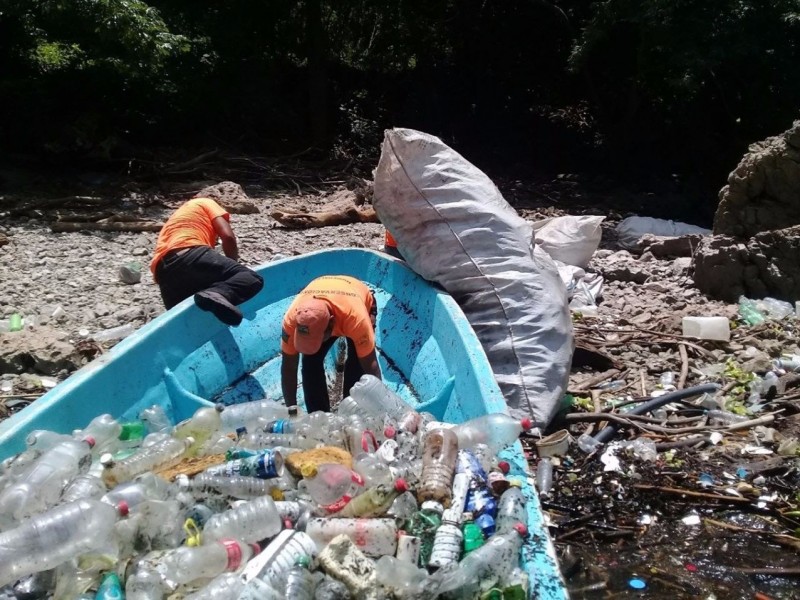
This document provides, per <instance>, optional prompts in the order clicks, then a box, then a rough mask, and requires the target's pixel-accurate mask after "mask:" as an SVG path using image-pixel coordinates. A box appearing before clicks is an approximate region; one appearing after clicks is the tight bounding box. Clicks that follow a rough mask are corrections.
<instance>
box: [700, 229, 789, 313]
mask: <svg viewBox="0 0 800 600" xmlns="http://www.w3.org/2000/svg"><path fill="white" fill-rule="evenodd" d="M694 280H695V285H697V287H698V288H699V289H700V290H701V291H702V292H704V293H706V294H708V295H709V296H712V297H714V298H718V299H720V300H725V301H727V302H735V301H736V300H737V298H738V297H739V296H740V295H745V296H747V297H748V298H763V297H765V296H772V297H773V298H778V299H780V300H786V301H790V302H793V301H795V300H797V299H798V298H800V225H796V226H794V227H789V228H786V229H779V230H776V231H766V232H763V233H758V234H756V235H755V236H754V237H752V238H751V239H749V240H742V239H737V238H734V237H731V236H713V237H710V238H705V239H704V240H703V241H702V242H701V243H700V246H699V247H698V248H697V252H696V253H695V257H694Z"/></svg>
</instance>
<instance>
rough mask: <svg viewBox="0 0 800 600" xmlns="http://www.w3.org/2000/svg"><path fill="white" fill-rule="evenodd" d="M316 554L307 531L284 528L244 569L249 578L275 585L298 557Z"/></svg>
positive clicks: (282, 578)
mask: <svg viewBox="0 0 800 600" xmlns="http://www.w3.org/2000/svg"><path fill="white" fill-rule="evenodd" d="M316 555H317V546H316V544H315V543H314V540H312V539H311V537H310V536H309V535H308V534H307V533H305V532H302V531H296V530H294V529H284V530H283V531H281V532H280V533H279V534H278V535H277V536H276V537H275V538H274V539H273V540H272V541H271V542H270V543H269V545H267V547H266V548H264V550H263V551H262V552H261V554H260V555H259V556H257V557H256V559H255V560H253V561H251V563H250V564H249V565H248V566H247V568H246V569H245V575H246V576H247V577H248V578H249V579H252V578H253V577H257V578H258V579H260V580H262V581H263V582H265V583H267V584H268V585H269V586H272V587H277V586H278V585H279V583H280V582H281V581H283V580H284V578H285V577H286V572H287V571H288V570H289V569H291V568H292V565H294V563H295V562H296V561H297V559H298V558H299V557H301V556H310V557H312V558H313V557H315V556H316ZM251 583H252V582H251Z"/></svg>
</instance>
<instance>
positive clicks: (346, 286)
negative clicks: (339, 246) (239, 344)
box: [281, 275, 375, 358]
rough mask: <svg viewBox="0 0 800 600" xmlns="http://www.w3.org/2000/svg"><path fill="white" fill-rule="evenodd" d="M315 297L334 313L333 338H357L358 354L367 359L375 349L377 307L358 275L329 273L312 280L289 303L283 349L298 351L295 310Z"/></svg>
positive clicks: (285, 317) (283, 334) (292, 352)
mask: <svg viewBox="0 0 800 600" xmlns="http://www.w3.org/2000/svg"><path fill="white" fill-rule="evenodd" d="M308 296H312V297H314V298H318V299H320V300H324V301H325V303H326V304H327V305H328V308H329V309H330V311H331V314H332V315H333V331H332V333H331V335H332V336H333V337H341V336H344V337H347V338H350V339H351V340H353V343H354V344H355V346H356V354H357V355H358V356H359V358H363V357H364V356H366V355H367V354H369V353H370V352H372V351H373V350H375V329H374V328H373V326H372V320H371V319H370V311H371V310H372V308H373V306H372V305H373V298H372V292H370V290H369V288H368V287H367V286H366V285H364V284H363V283H362V282H360V281H359V280H358V279H356V278H354V277H348V276H346V275H325V276H323V277H318V278H317V279H315V280H314V281H312V282H311V283H309V284H308V285H307V286H306V288H305V289H304V290H302V291H301V292H300V293H299V294H297V297H296V298H295V299H294V300H293V301H292V303H291V305H289V310H287V311H286V315H285V316H284V317H283V331H282V332H281V350H282V351H283V352H285V353H286V354H292V355H294V354H298V352H297V350H296V349H295V347H294V330H295V327H296V325H297V323H296V322H295V311H296V309H297V305H298V304H300V302H301V301H302V300H303V299H304V298H307V297H308Z"/></svg>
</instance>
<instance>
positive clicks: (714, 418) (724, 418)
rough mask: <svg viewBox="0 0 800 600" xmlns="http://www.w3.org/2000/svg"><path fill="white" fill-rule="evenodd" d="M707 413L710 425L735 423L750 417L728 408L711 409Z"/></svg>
mask: <svg viewBox="0 0 800 600" xmlns="http://www.w3.org/2000/svg"><path fill="white" fill-rule="evenodd" d="M706 414H707V415H708V421H709V424H710V425H735V424H736V423H743V422H744V421H747V420H748V419H749V417H745V416H743V415H737V414H736V413H732V412H728V411H727V410H709V411H708V412H707V413H706Z"/></svg>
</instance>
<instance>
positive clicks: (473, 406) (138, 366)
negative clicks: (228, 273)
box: [0, 249, 566, 598]
mask: <svg viewBox="0 0 800 600" xmlns="http://www.w3.org/2000/svg"><path fill="white" fill-rule="evenodd" d="M258 271H259V273H260V274H261V275H262V276H263V277H264V282H265V284H264V288H263V289H262V291H261V292H260V293H259V294H258V295H257V296H256V297H255V298H252V299H251V300H249V301H248V302H246V303H245V304H243V305H242V306H241V309H242V312H243V313H244V317H245V321H244V322H243V323H242V325H240V326H239V327H235V328H230V327H226V326H224V325H223V324H222V323H220V322H219V321H218V320H217V319H215V318H214V317H213V316H212V315H211V314H210V313H207V312H203V311H201V310H199V309H198V308H197V307H196V306H195V305H194V303H193V301H192V299H191V298H190V299H187V300H185V301H184V302H182V303H181V304H179V305H178V306H176V307H175V308H174V309H172V310H170V311H167V312H166V313H164V314H162V315H161V316H159V317H158V318H156V319H154V320H153V321H151V322H150V323H148V324H147V325H145V326H144V327H142V328H141V329H139V330H138V331H136V332H134V333H133V334H132V335H130V336H129V337H127V338H126V339H124V340H122V341H121V342H120V343H119V344H117V345H116V346H115V347H114V348H112V349H111V350H110V351H109V352H108V353H106V354H104V355H102V356H101V357H99V358H98V359H96V360H95V361H93V362H92V363H90V364H89V365H87V366H85V367H84V368H82V369H81V370H79V371H78V372H76V373H75V374H73V375H72V376H71V377H69V378H68V379H67V380H65V381H64V382H62V383H61V384H59V385H58V386H56V387H55V388H54V389H52V390H51V391H50V392H48V393H47V394H45V395H44V396H42V397H41V398H40V399H38V400H37V401H36V402H34V403H33V404H31V405H30V406H28V407H27V408H25V409H24V410H22V411H20V412H19V413H17V414H15V415H14V416H13V417H11V418H9V419H7V420H6V421H4V422H3V423H0V459H2V458H6V457H8V456H10V455H11V454H13V453H16V452H20V451H21V450H23V449H24V447H25V436H26V435H27V434H28V433H30V432H31V431H33V430H36V429H52V430H56V431H60V432H69V431H72V430H74V429H78V428H82V427H85V426H86V424H87V423H88V422H89V421H90V420H91V419H92V418H94V417H95V416H97V415H99V414H103V413H110V414H112V415H114V416H116V417H120V418H122V419H135V418H136V417H137V416H138V413H139V412H140V411H141V410H142V409H143V408H146V407H147V406H150V405H153V404H160V405H162V406H164V407H165V409H166V410H167V412H168V413H170V414H171V416H172V417H173V418H174V419H176V420H182V419H185V418H188V417H189V416H191V414H192V413H193V412H194V411H195V410H196V409H197V408H198V406H199V405H202V404H208V403H210V402H224V403H225V404H231V403H238V402H244V401H248V400H257V399H262V398H269V399H280V398H281V391H280V333H281V322H282V318H283V314H284V312H285V310H286V309H287V307H288V306H289V304H290V302H291V300H292V299H293V297H294V296H295V295H296V294H297V293H298V292H299V291H300V290H301V289H302V288H303V287H305V285H306V284H307V283H308V281H310V280H311V279H313V278H315V277H318V276H320V275H325V274H345V275H351V276H354V277H357V278H359V279H361V280H363V281H366V282H368V283H369V285H370V286H372V287H373V289H374V292H375V297H376V300H377V303H378V321H377V328H376V340H377V345H378V351H379V352H378V353H379V360H380V363H381V369H382V371H383V373H384V378H385V380H386V382H387V384H388V385H389V386H390V387H391V388H392V389H394V390H395V391H396V392H397V393H398V394H399V395H400V396H401V397H403V398H404V399H406V400H408V401H409V402H410V403H412V404H414V405H417V406H420V407H421V408H422V409H424V410H427V411H429V412H432V413H433V414H434V415H435V416H436V417H437V419H439V420H443V421H448V422H454V423H459V422H463V421H466V420H469V419H471V418H474V417H478V416H481V415H484V414H489V413H495V412H505V401H504V400H503V397H502V395H501V393H500V389H499V388H498V386H497V383H496V382H495V380H494V377H493V375H492V370H491V367H490V365H489V363H488V361H487V359H486V355H485V353H484V352H483V349H482V348H481V345H480V342H479V341H478V339H477V338H476V336H475V333H474V332H473V330H472V328H471V327H470V325H469V322H468V321H467V319H466V317H465V316H464V314H463V313H462V312H461V309H460V308H459V307H458V305H457V304H456V303H455V302H454V301H453V299H452V298H451V297H450V296H449V295H448V294H447V293H445V292H443V291H441V290H440V289H438V288H437V287H435V286H434V285H432V284H430V283H429V282H427V281H425V280H423V279H422V278H421V277H419V276H418V275H417V274H416V273H414V272H413V271H411V270H410V269H409V268H408V267H407V266H406V265H405V263H403V262H402V261H399V260H396V259H393V258H390V257H388V256H386V255H384V254H382V253H379V252H374V251H370V250H359V249H338V250H323V251H320V252H314V253H310V254H307V255H303V256H299V257H294V258H288V259H283V260H279V261H275V262H272V263H268V264H266V265H263V266H262V267H260V268H259V269H258ZM334 354H335V353H334V352H332V353H331V356H329V360H330V361H333V360H334ZM328 371H329V373H333V372H334V369H328ZM298 397H299V401H300V402H301V403H302V401H303V400H302V393H299V394H298ZM504 458H505V459H507V460H509V462H510V463H511V465H512V473H511V475H512V476H517V477H519V478H521V479H522V480H523V482H524V485H523V491H524V492H525V495H526V497H527V498H528V513H529V514H528V517H529V528H530V531H531V537H530V540H529V541H528V543H527V544H526V546H525V549H524V551H523V555H524V566H525V568H526V570H527V571H528V573H529V576H530V583H531V589H532V597H536V598H565V597H566V592H565V589H564V586H563V582H562V581H561V579H560V576H559V572H558V567H557V564H556V561H555V558H554V553H553V548H552V543H551V542H550V540H549V537H548V535H547V531H546V528H545V527H544V526H543V522H542V513H541V509H540V505H539V500H538V497H537V496H536V494H535V491H534V490H533V487H532V485H531V479H530V477H529V473H528V471H527V463H526V461H525V459H524V457H523V454H522V449H521V446H520V445H519V443H516V444H515V445H514V446H513V447H512V448H510V449H509V450H506V451H505V452H504Z"/></svg>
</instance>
